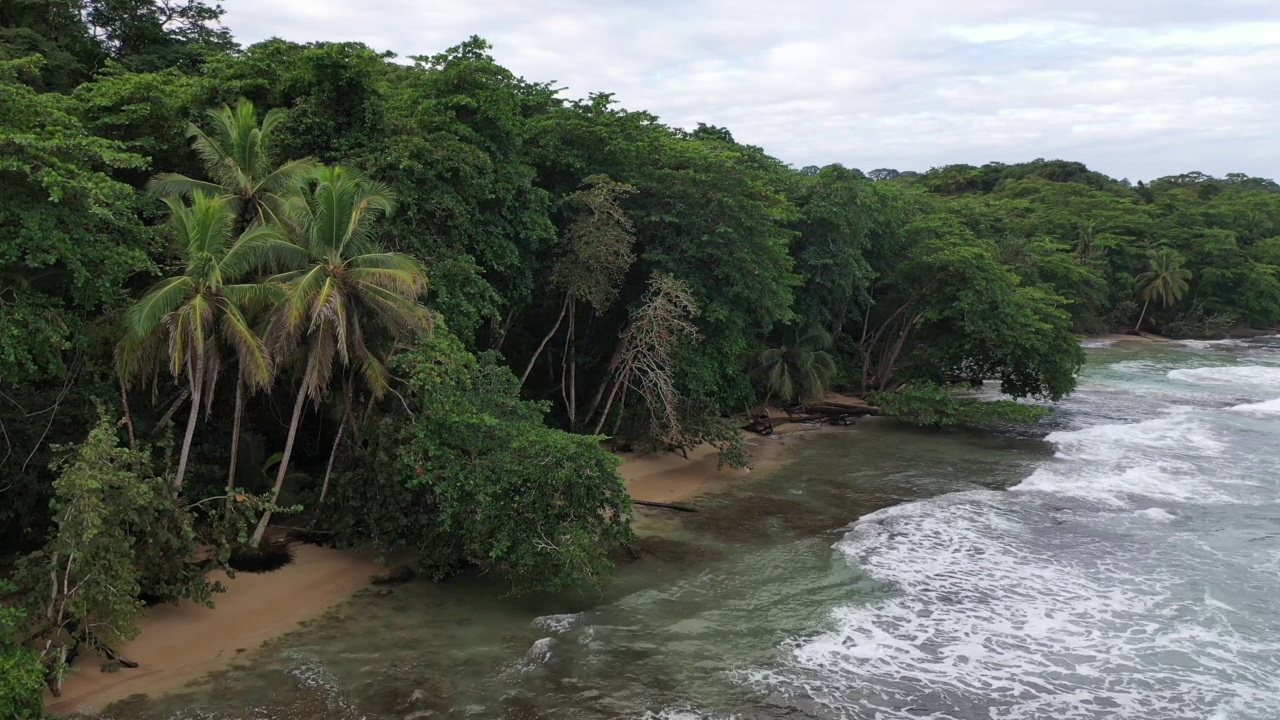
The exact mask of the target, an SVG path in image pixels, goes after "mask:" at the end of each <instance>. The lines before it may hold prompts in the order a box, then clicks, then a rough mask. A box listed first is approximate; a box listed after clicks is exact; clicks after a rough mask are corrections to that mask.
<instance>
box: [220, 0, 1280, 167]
mask: <svg viewBox="0 0 1280 720" xmlns="http://www.w3.org/2000/svg"><path fill="white" fill-rule="evenodd" d="M803 5H804V9H803V10H794V11H791V12H784V11H780V10H778V9H777V8H776V7H774V6H772V5H765V4H764V3H759V2H757V1H756V0H753V2H752V3H750V4H749V5H748V7H747V8H746V9H742V8H734V7H732V6H730V5H729V4H728V3H727V2H725V0H697V1H696V2H693V3H691V4H689V5H676V4H674V3H670V2H667V1H666V0H662V1H660V2H656V3H653V4H649V5H646V6H644V7H633V6H631V5H627V4H622V3H612V4H606V5H605V6H599V7H598V6H593V5H588V4H587V3H586V2H584V0H557V2H554V3H551V4H549V5H548V6H547V7H539V8H534V7H528V6H525V5H523V4H521V3H518V2H511V1H510V0H500V2H496V3H490V4H486V6H485V7H483V8H481V7H475V6H471V5H463V4H458V5H456V6H446V5H435V6H431V7H415V6H414V4H413V3H410V2H407V0H369V2H365V3H361V4H359V5H355V4H353V3H348V2H342V1H341V0H307V1H306V2H303V0H227V1H226V2H224V4H223V7H224V9H225V10H226V15H225V16H224V18H223V20H224V25H225V26H226V27H227V28H228V29H230V30H231V32H232V33H233V35H234V37H235V38H236V40H237V42H240V43H241V44H242V45H245V46H248V45H252V44H254V43H257V42H261V41H263V40H266V39H269V38H271V37H279V38H281V39H284V40H289V41H293V42H299V43H306V42H324V41H330V42H343V41H346V42H362V43H364V44H366V45H368V46H369V47H371V48H373V49H375V50H378V51H391V52H394V53H395V54H396V55H397V56H399V57H407V56H410V55H420V54H435V53H438V52H441V51H443V50H445V49H446V48H449V47H452V46H454V45H457V44H458V43H461V42H463V41H465V40H466V39H467V38H468V37H470V36H472V35H478V36H480V37H482V38H485V39H486V40H487V41H488V42H489V43H490V44H491V45H492V46H493V50H492V55H493V57H494V59H495V60H496V61H497V62H499V63H500V64H502V65H503V66H504V67H506V68H508V69H509V70H511V71H512V72H513V73H514V74H516V75H518V76H521V77H524V78H527V79H529V80H531V81H535V82H552V83H553V85H554V86H555V87H558V88H563V90H562V93H561V94H562V96H564V97H567V98H585V97H587V96H588V95H589V94H590V93H596V92H604V93H609V94H612V95H613V96H614V99H615V100H616V101H617V103H618V104H619V106H621V107H625V108H627V109H630V110H645V111H647V112H650V113H652V114H654V115H656V116H658V117H659V118H660V119H661V120H662V122H664V123H666V124H668V125H670V126H673V127H681V128H687V129H693V128H695V127H697V125H698V123H706V124H707V125H715V126H719V127H724V128H727V129H728V130H729V131H730V132H732V133H733V136H734V138H735V139H736V140H737V141H738V142H741V143H744V144H749V145H756V146H759V147H762V148H764V150H765V151H766V152H768V153H769V154H770V155H773V156H774V157H777V158H779V159H781V160H782V161H784V162H786V163H788V164H790V165H792V166H794V167H797V168H800V167H805V166H809V165H817V166H824V165H829V164H832V163H839V164H841V165H844V166H846V167H851V168H858V169H861V170H863V171H864V172H867V171H870V170H873V169H876V168H893V169H896V170H900V171H906V170H914V171H917V172H924V171H927V170H928V169H929V168H932V167H940V166H944V165H954V164H969V165H975V166H981V165H984V164H986V163H988V162H1000V163H1005V164H1018V163H1023V162H1029V161H1032V160H1034V159H1038V158H1045V159H1062V160H1071V161H1076V162H1082V163H1084V164H1085V165H1087V166H1089V168H1090V169H1093V170H1097V171H1098V172H1102V173H1105V174H1106V175H1109V176H1111V177H1113V178H1116V179H1128V180H1130V181H1132V182H1135V183H1136V182H1137V181H1138V180H1144V181H1149V180H1153V179H1156V178H1160V177H1166V176H1171V175H1181V174H1186V173H1190V172H1202V173H1205V174H1208V175H1213V176H1215V177H1222V176H1225V175H1227V174H1229V173H1243V174H1246V175H1250V176H1255V177H1267V178H1276V177H1280V138H1277V137H1276V134H1275V133H1274V131H1273V127H1274V121H1273V120H1272V118H1274V117H1275V116H1277V115H1280V4H1275V3H1264V2H1260V1H1259V0H1227V1H1226V2H1224V3H1221V4H1220V5H1219V6H1218V7H1214V8H1204V7H1201V6H1200V5H1198V4H1196V3H1193V2H1189V1H1187V0H1183V1H1178V2H1173V3H1162V4H1152V3H1147V2H1142V3H1130V4H1128V5H1126V6H1124V7H1111V5H1112V4H1109V3H1105V2H1102V0H1084V2H1081V3H1078V4H1076V7H1075V8H1074V9H1073V10H1071V11H1064V10H1060V9H1057V8H1056V7H1054V3H1052V2H1049V1H1048V0H1026V1H1022V2H1018V1H1015V0H983V1H982V2H981V3H979V4H978V6H977V7H973V6H972V5H971V4H970V5H969V6H967V7H964V8H959V7H952V6H950V5H948V4H946V3H941V2H939V1H938V0H908V2H906V3H900V4H898V5H896V6H894V7H863V8H846V7H842V6H839V5H838V4H837V3H833V2H829V0H809V2H806V3H803ZM1153 8H1154V9H1153ZM664 9H665V10H668V11H670V12H666V13H664V12H663V10H664ZM1153 13H1155V15H1154V16H1153ZM922 17H928V18H929V19H928V20H922V19H921V18H922ZM833 27H834V28H836V30H835V31H833V32H824V31H826V30H829V29H830V28H833ZM904 38H905V39H906V41H905V42H904V41H903V39H904ZM559 48H575V50H574V51H573V52H568V53H562V52H559Z"/></svg>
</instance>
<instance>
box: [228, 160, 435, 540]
mask: <svg viewBox="0 0 1280 720" xmlns="http://www.w3.org/2000/svg"><path fill="white" fill-rule="evenodd" d="M392 209H393V202H392V199H391V192H390V190H389V189H388V188H387V187H386V186H385V185H382V184H381V183H376V182H373V181H371V180H368V179H366V178H364V177H361V176H360V175H358V174H356V173H355V172H352V171H350V170H346V169H344V168H340V167H333V168H321V169H320V170H317V171H316V172H315V173H314V185H313V186H312V187H309V188H306V189H305V190H304V191H303V192H301V193H299V194H298V195H296V196H294V197H293V198H292V199H290V200H289V202H288V203H287V204H286V206H285V207H284V214H283V217H284V222H285V223H286V224H287V225H288V226H289V228H290V231H291V232H292V233H293V236H294V245H293V248H292V250H291V251H290V253H289V256H290V258H291V259H292V261H293V267H294V269H292V270H290V271H288V272H285V273H282V274H280V275H277V276H275V277H274V278H271V281H272V282H276V283H280V284H282V285H283V286H284V288H285V295H284V297H283V298H282V300H281V302H280V303H279V305H278V308H277V310H276V311H275V313H274V315H273V317H272V319H271V323H270V326H269V327H268V330H267V344H268V346H269V347H270V348H271V351H272V353H273V354H274V355H275V357H277V358H279V359H284V358H287V357H290V356H293V355H295V354H296V355H298V359H299V362H300V364H301V365H302V379H301V382H300V383H299V385H298V394H297V398H296V399H295V400H294V404H293V416H292V418H291V419H290V421H289V434H288V436H287V438H286V440H285V446H284V454H283V457H282V458H281V460H280V467H279V470H278V472H277V473H276V484H275V489H274V491H273V496H272V502H273V503H274V502H275V500H276V499H278V498H279V495H280V489H281V487H283V485H284V481H285V477H286V476H287V475H288V472H289V459H290V457H291V456H292V454H293V443H294V439H295V437H296V435H297V432H298V422H299V420H300V419H301V417H302V411H303V406H304V404H305V402H306V400H307V398H311V399H312V401H313V402H315V403H317V404H318V403H319V402H320V399H321V398H322V397H323V396H324V395H325V392H326V391H327V390H328V387H329V383H330V381H331V379H332V376H333V370H334V366H335V364H338V365H341V366H342V367H343V368H345V369H346V370H347V371H348V372H351V373H353V374H354V375H355V376H358V377H359V378H360V379H361V380H362V381H363V384H364V385H365V387H366V389H367V390H368V391H369V394H370V395H371V396H372V397H373V398H374V399H377V398H381V397H382V395H383V394H384V393H385V392H386V391H387V389H388V387H389V383H390V373H389V372H388V370H387V367H386V358H387V355H388V352H387V351H386V350H385V348H384V349H383V352H382V353H381V354H380V353H379V352H378V350H377V349H375V348H372V347H370V344H369V342H368V338H370V337H371V334H372V333H376V332H378V331H385V332H386V333H387V334H389V336H390V337H391V338H395V337H399V336H402V335H407V334H410V333H413V332H418V331H423V330H426V329H429V328H430V326H431V318H432V316H431V313H430V311H429V310H427V308H426V307H424V306H423V305H422V304H421V303H419V301H418V298H419V297H420V296H421V295H422V292H423V291H424V290H425V288H426V274H425V271H424V270H423V268H422V266H421V265H419V264H418V262H417V261H416V260H414V259H413V258H410V257H408V256H407V255H401V254H399V253H390V252H384V251H382V249H381V248H380V247H379V245H378V242H377V240H376V238H375V237H374V228H375V223H376V222H377V220H378V218H379V216H382V215H388V214H390V213H391V211H392ZM299 350H300V351H301V352H298V351H299ZM270 520H271V513H270V511H268V512H266V513H264V514H263V516H262V519H261V520H260V521H259V522H258V527H257V528H256V529H255V530H254V533H253V537H252V539H251V540H250V544H251V545H252V546H253V547H257V546H258V545H259V544H260V543H261V542H262V536H263V533H265V532H266V529H267V525H268V524H269V523H270Z"/></svg>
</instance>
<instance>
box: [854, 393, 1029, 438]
mask: <svg viewBox="0 0 1280 720" xmlns="http://www.w3.org/2000/svg"><path fill="white" fill-rule="evenodd" d="M869 400H870V401H871V403H872V404H874V405H877V406H879V407H880V410H881V412H883V413H884V414H885V415H887V416H888V417H891V418H894V419H897V420H902V421H904V422H909V423H912V424H914V425H923V426H926V427H986V426H990V425H996V424H1000V423H1025V424H1030V423H1035V422H1038V421H1039V420H1041V419H1042V418H1044V417H1046V416H1047V415H1048V414H1049V409H1048V408H1046V407H1044V406H1042V405H1029V404H1024V403H1017V402H1013V401H1011V400H978V399H976V398H961V397H956V396H955V395H954V394H953V393H951V392H949V391H948V390H947V389H946V388H943V387H940V386H938V385H933V384H917V385H908V386H904V387H901V388H898V389H896V390H891V391H887V392H879V393H875V394H873V395H871V396H870V398H869Z"/></svg>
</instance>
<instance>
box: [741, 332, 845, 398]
mask: <svg viewBox="0 0 1280 720" xmlns="http://www.w3.org/2000/svg"><path fill="white" fill-rule="evenodd" d="M830 348H831V335H830V334H829V333H827V331H825V330H823V329H822V328H818V327H813V328H809V330H808V331H806V332H805V333H804V334H803V335H802V334H800V333H799V332H798V331H797V332H796V334H795V337H794V340H793V341H792V343H791V344H790V345H783V346H781V347H776V348H769V349H768V350H765V351H764V352H762V353H760V357H759V358H758V360H757V365H756V374H757V376H761V377H763V378H764V383H765V387H766V388H767V390H768V394H767V395H766V396H765V401H764V404H765V407H766V409H767V408H768V405H769V400H770V399H771V398H772V397H774V396H777V398H778V399H779V400H780V401H782V402H783V403H785V404H791V403H795V402H800V403H805V402H809V401H812V400H818V399H821V398H822V395H823V393H825V392H826V389H827V386H828V385H829V384H830V382H831V377H832V376H833V375H835V372H836V363H835V360H834V359H833V358H832V357H831V354H830V353H828V352H827V350H828V349H830Z"/></svg>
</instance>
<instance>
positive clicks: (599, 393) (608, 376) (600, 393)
mask: <svg viewBox="0 0 1280 720" xmlns="http://www.w3.org/2000/svg"><path fill="white" fill-rule="evenodd" d="M624 333H625V331H624ZM625 342H626V341H624V340H621V339H619V340H618V347H617V348H616V349H615V350H614V351H613V357H612V358H610V359H609V367H608V368H607V369H606V370H605V373H604V380H602V381H601V382H600V387H599V388H597V389H596V394H595V396H594V397H592V398H591V404H590V405H589V406H587V414H586V415H583V416H582V424H583V425H585V424H587V423H589V422H591V419H592V418H594V417H595V416H596V410H598V409H599V408H600V401H601V400H603V399H604V393H605V391H606V390H608V389H609V383H610V381H612V380H613V374H614V371H616V370H617V369H618V364H619V363H621V362H622V351H623V349H624V347H625ZM601 424H603V423H601Z"/></svg>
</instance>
